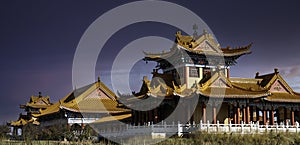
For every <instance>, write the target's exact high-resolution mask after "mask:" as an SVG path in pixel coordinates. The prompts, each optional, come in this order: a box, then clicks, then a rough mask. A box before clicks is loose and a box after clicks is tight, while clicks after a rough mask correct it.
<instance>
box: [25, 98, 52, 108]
mask: <svg viewBox="0 0 300 145" xmlns="http://www.w3.org/2000/svg"><path fill="white" fill-rule="evenodd" d="M51 105H52V103H51V102H50V97H49V96H41V95H39V96H31V97H30V100H29V102H27V103H26V104H25V105H20V108H21V109H26V108H27V107H30V108H37V109H45V108H47V107H49V106H51Z"/></svg>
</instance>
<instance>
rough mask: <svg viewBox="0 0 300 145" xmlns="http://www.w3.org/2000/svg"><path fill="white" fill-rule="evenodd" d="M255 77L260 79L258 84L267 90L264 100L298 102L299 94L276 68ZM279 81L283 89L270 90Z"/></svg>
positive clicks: (299, 99)
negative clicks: (267, 94) (272, 71)
mask: <svg viewBox="0 0 300 145" xmlns="http://www.w3.org/2000/svg"><path fill="white" fill-rule="evenodd" d="M255 78H257V79H262V81H261V82H260V83H259V85H260V86H261V87H263V88H265V89H267V90H269V92H270V95H269V96H268V97H266V98H264V99H265V100H266V101H270V102H291V103H299V102H300V94H299V93H297V92H294V91H293V89H292V88H291V87H290V86H289V85H288V84H287V82H286V81H285V80H284V79H283V77H282V76H281V75H280V73H279V72H278V69H274V73H270V74H266V75H261V76H260V75H259V73H257V76H256V77H255ZM277 81H279V82H280V86H282V88H284V91H281V92H280V91H276V90H272V86H273V85H274V84H275V83H276V82H277Z"/></svg>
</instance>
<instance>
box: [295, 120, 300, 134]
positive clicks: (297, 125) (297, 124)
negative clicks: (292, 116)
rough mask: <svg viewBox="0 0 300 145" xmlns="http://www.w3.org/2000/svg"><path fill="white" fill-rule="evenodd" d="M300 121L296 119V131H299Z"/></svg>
mask: <svg viewBox="0 0 300 145" xmlns="http://www.w3.org/2000/svg"><path fill="white" fill-rule="evenodd" d="M298 127H299V123H298V121H296V133H297V132H298Z"/></svg>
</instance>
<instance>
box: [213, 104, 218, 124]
mask: <svg viewBox="0 0 300 145" xmlns="http://www.w3.org/2000/svg"><path fill="white" fill-rule="evenodd" d="M213 117H214V124H217V111H216V106H214V107H213Z"/></svg>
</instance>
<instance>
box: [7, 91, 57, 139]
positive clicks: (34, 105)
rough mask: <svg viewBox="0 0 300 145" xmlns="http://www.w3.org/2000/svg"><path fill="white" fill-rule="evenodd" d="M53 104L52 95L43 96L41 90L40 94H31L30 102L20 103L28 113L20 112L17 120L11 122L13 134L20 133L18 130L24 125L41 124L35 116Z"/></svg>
mask: <svg viewBox="0 0 300 145" xmlns="http://www.w3.org/2000/svg"><path fill="white" fill-rule="evenodd" d="M51 105H52V103H51V102H50V97H49V96H42V95H41V92H39V95H38V96H31V97H30V100H29V102H27V103H26V104H23V105H20V108H21V109H24V111H25V112H26V114H25V115H23V114H22V113H20V115H19V118H18V120H17V121H12V122H10V123H9V125H10V126H12V127H13V134H14V135H17V134H20V131H18V130H20V129H21V128H22V127H23V126H24V125H26V124H28V123H32V124H35V125H39V124H40V123H39V122H38V121H37V118H35V117H34V116H35V115H37V114H40V113H41V111H43V110H45V109H47V108H48V107H50V106H51Z"/></svg>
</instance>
